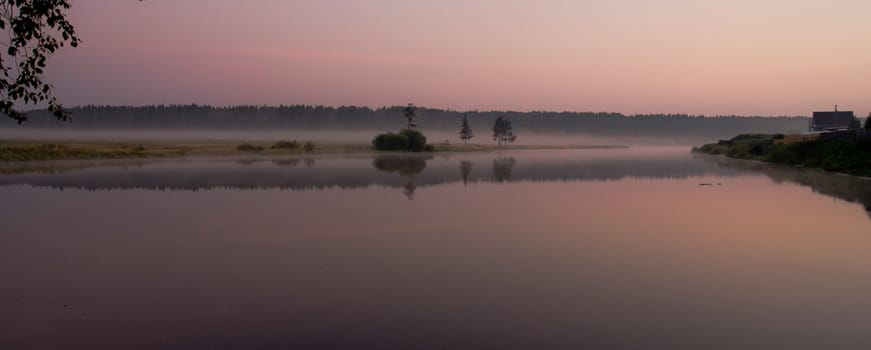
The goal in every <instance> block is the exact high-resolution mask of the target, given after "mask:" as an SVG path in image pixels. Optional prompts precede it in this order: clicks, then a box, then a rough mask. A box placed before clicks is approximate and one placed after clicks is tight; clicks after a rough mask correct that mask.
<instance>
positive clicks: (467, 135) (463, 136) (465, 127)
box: [460, 114, 475, 144]
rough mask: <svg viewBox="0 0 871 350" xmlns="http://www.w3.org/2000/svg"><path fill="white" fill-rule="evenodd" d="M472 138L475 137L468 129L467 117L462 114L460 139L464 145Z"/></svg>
mask: <svg viewBox="0 0 871 350" xmlns="http://www.w3.org/2000/svg"><path fill="white" fill-rule="evenodd" d="M473 137H475V132H474V131H472V128H470V127H469V115H468V114H463V126H462V127H460V139H462V140H463V143H464V144H465V143H468V141H469V140H470V139H472V138H473Z"/></svg>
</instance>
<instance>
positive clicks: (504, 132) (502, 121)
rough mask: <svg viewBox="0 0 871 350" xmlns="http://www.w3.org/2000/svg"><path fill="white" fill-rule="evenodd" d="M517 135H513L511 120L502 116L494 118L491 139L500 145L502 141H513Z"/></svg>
mask: <svg viewBox="0 0 871 350" xmlns="http://www.w3.org/2000/svg"><path fill="white" fill-rule="evenodd" d="M516 139H517V135H514V130H512V129H511V121H509V120H508V119H506V118H503V117H502V116H499V117H497V118H496V122H495V123H493V141H496V143H497V144H498V145H499V146H500V147H501V146H502V144H503V143H510V142H514V140H516Z"/></svg>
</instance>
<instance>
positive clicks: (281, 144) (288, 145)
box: [272, 140, 299, 149]
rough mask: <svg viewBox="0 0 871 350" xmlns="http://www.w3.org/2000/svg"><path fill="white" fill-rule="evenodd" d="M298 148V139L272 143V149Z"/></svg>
mask: <svg viewBox="0 0 871 350" xmlns="http://www.w3.org/2000/svg"><path fill="white" fill-rule="evenodd" d="M297 148H299V142H296V140H293V141H278V142H276V143H275V144H274V145H272V149H297Z"/></svg>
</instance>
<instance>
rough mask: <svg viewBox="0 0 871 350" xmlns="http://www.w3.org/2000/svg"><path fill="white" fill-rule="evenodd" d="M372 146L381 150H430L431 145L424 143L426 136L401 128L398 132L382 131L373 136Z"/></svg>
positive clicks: (431, 149)
mask: <svg viewBox="0 0 871 350" xmlns="http://www.w3.org/2000/svg"><path fill="white" fill-rule="evenodd" d="M372 146H375V149H377V150H381V151H411V152H432V151H434V150H435V148H434V147H432V145H427V144H426V136H424V135H423V133H421V132H420V131H417V130H409V129H406V130H402V131H400V132H398V133H392V132H388V133H384V134H380V135H378V136H375V139H374V140H372Z"/></svg>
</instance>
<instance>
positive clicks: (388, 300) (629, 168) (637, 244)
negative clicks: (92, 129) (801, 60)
mask: <svg viewBox="0 0 871 350" xmlns="http://www.w3.org/2000/svg"><path fill="white" fill-rule="evenodd" d="M708 184H710V186H708ZM0 199H2V201H0V222H2V230H0V278H2V283H0V316H2V317H0V348H2V349H53V348H57V349H154V348H157V349H194V348H204V349H581V348H585V349H589V348H593V349H664V348H668V349H867V348H871V332H869V329H871V297H869V296H871V217H869V210H871V181H869V180H864V179H859V178H854V177H848V176H840V175H832V174H826V173H822V172H818V171H810V170H804V171H802V170H796V169H793V168H787V167H777V166H768V165H763V164H759V163H750V162H741V161H733V160H725V159H721V158H714V157H705V156H697V155H692V154H689V153H688V152H687V150H686V149H674V148H667V149H666V148H656V149H629V150H586V151H584V150H571V151H569V150H567V151H523V152H511V153H501V154H499V153H477V154H469V155H467V156H464V155H450V156H443V155H437V156H420V157H406V156H379V157H372V156H329V157H317V158H314V157H312V158H261V159H258V158H249V159H199V160H194V159H185V160H165V161H117V162H54V163H33V164H13V165H8V164H7V165H4V166H2V167H0Z"/></svg>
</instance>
